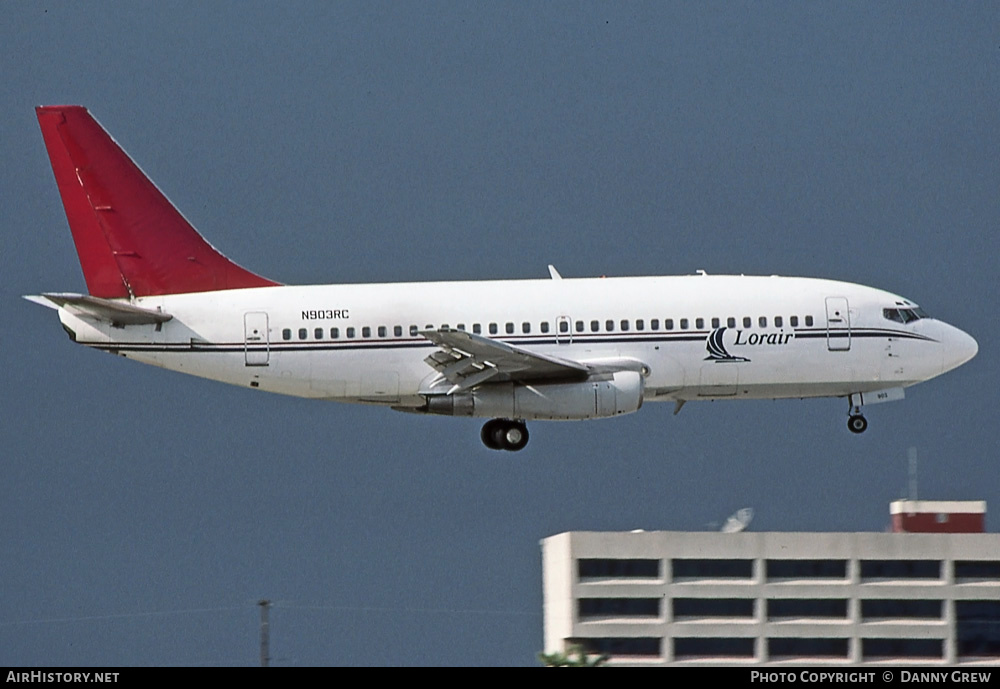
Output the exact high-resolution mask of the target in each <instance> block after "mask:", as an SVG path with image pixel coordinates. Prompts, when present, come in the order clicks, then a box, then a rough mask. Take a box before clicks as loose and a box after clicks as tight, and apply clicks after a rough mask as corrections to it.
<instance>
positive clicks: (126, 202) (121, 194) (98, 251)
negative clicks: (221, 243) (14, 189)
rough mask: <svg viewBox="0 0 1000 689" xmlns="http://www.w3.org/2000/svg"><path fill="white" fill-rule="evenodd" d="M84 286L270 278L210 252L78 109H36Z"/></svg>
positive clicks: (93, 289)
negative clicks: (85, 282)
mask: <svg viewBox="0 0 1000 689" xmlns="http://www.w3.org/2000/svg"><path fill="white" fill-rule="evenodd" d="M36 113H37V115H38V123H39V125H40V127H41V129H42V136H43V137H44V139H45V146H46V148H47V149H48V153H49V160H50V161H51V162H52V171H53V173H54V174H55V178H56V184H58V186H59V193H60V195H61V196H62V201H63V206H64V207H65V209H66V218H67V220H68V221H69V227H70V230H71V231H72V233H73V241H74V242H75V243H76V251H77V254H78V255H79V256H80V266H81V267H82V268H83V276H84V278H85V279H86V281H87V289H88V290H89V291H90V294H91V295H93V296H95V297H104V298H114V297H129V296H137V297H141V296H150V295H160V294H181V293H186V292H209V291H213V290H226V289H240V288H244V287H268V286H273V285H276V284H278V283H276V282H273V281H271V280H268V279H266V278H262V277H260V276H259V275H255V274H253V273H251V272H250V271H248V270H246V269H244V268H241V267H240V266H238V265H236V264H235V263H233V262H232V261H230V260H229V259H228V258H226V257H225V256H223V255H222V254H221V253H219V252H218V251H216V250H215V249H214V248H213V247H212V246H211V245H210V244H209V243H208V242H206V241H205V240H204V238H202V236H201V235H200V234H198V232H197V230H195V229H194V227H192V226H191V224H190V223H189V222H188V221H187V220H186V219H185V218H184V216H183V215H181V214H180V212H179V211H178V210H177V209H176V208H174V206H173V205H172V204H171V203H170V201H169V200H168V199H167V197H166V196H164V195H163V193H162V192H160V190H159V189H157V188H156V185H155V184H153V183H152V182H151V181H150V180H149V178H148V177H146V175H145V174H144V173H143V172H142V170H140V169H139V166H138V165H136V164H135V163H134V162H132V159H131V158H129V157H128V154H127V153H125V151H124V150H122V148H121V147H120V146H119V145H118V144H117V143H116V142H115V140H114V139H112V138H111V137H110V136H109V135H108V133H107V132H106V131H104V129H103V128H102V127H101V125H100V124H99V123H98V122H97V120H95V119H94V118H93V117H92V116H91V115H90V113H89V112H87V109H86V108H83V107H81V106H78V105H65V106H62V105H60V106H43V107H39V108H36Z"/></svg>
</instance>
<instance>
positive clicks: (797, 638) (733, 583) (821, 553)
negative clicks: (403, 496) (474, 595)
mask: <svg viewBox="0 0 1000 689" xmlns="http://www.w3.org/2000/svg"><path fill="white" fill-rule="evenodd" d="M926 504H929V505H930V506H931V507H930V508H929V509H931V510H935V514H941V513H943V512H938V511H937V510H940V509H941V506H942V504H945V503H926ZM977 504H981V503H977ZM947 505H950V506H951V507H954V503H947ZM902 509H903V510H904V511H905V510H912V511H914V512H915V511H916V508H915V507H914V505H913V504H912V503H907V505H906V506H905V507H904V508H902ZM984 511H985V505H983V509H982V510H981V511H980V513H979V514H980V515H981V514H982V513H983V512H984ZM894 514H896V512H894ZM946 521H947V520H946ZM950 521H951V522H952V523H954V522H955V520H954V519H951V520H950ZM935 523H942V522H939V521H935ZM542 567H543V580H544V581H543V585H544V607H545V611H544V613H545V614H544V625H545V650H546V652H553V651H562V650H566V649H568V648H569V647H571V646H574V645H578V646H582V647H584V648H586V649H588V650H590V651H592V652H595V653H606V654H609V656H610V659H609V662H610V663H611V664H629V665H685V664H698V665H706V664H710V665H727V664H728V665H747V664H769V665H773V664H782V663H788V664H801V663H809V664H832V665H839V664H845V665H846V664H861V663H864V664H878V663H884V664H892V665H898V664H907V665H909V664H930V665H933V664H949V665H951V664H962V663H969V664H984V663H988V664H996V665H1000V534H989V533H752V532H743V533H718V532H671V531H650V532H644V531H638V532H630V533H597V532H568V533H561V534H557V535H555V536H551V537H549V538H546V539H544V540H543V541H542Z"/></svg>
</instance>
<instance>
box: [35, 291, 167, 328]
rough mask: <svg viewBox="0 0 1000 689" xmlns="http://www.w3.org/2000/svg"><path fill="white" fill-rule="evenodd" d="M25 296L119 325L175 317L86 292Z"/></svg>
mask: <svg viewBox="0 0 1000 689" xmlns="http://www.w3.org/2000/svg"><path fill="white" fill-rule="evenodd" d="M24 298H25V299H27V300H28V301H33V302H35V303H36V304H41V305H42V306H48V307H49V308H53V309H58V308H60V307H63V306H68V307H70V308H71V309H72V310H73V311H75V312H76V313H78V314H80V315H82V316H89V317H90V318H94V319H96V320H99V321H107V322H109V323H111V324H112V325H114V326H117V327H122V326H125V325H154V324H159V323H166V322H167V321H169V320H170V319H171V318H173V316H171V315H170V314H169V313H163V312H162V311H154V310H152V309H144V308H141V307H139V306H132V305H131V304H125V303H123V302H120V301H112V300H111V299H101V298H100V297H91V296H88V295H86V294H68V293H54V292H47V293H44V294H42V295H40V296H39V295H34V294H32V295H28V296H25V297H24Z"/></svg>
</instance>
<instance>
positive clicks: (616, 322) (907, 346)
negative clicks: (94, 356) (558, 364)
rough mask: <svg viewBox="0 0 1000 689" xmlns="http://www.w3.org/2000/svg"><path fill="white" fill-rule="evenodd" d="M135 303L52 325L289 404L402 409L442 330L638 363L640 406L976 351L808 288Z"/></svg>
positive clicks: (65, 313) (656, 285)
mask: <svg viewBox="0 0 1000 689" xmlns="http://www.w3.org/2000/svg"><path fill="white" fill-rule="evenodd" d="M133 304H135V305H136V306H140V307H142V308H145V309H154V310H155V309H160V310H162V311H163V312H165V313H168V314H170V315H172V316H173V318H172V320H170V321H168V322H166V323H163V324H161V325H159V326H157V325H130V326H126V327H121V328H119V327H114V326H111V325H110V324H108V323H107V322H101V321H99V320H93V319H89V318H87V317H86V316H85V315H81V314H79V313H74V312H73V310H72V309H71V308H70V309H68V308H65V307H64V308H61V309H60V318H61V320H62V322H63V324H64V325H65V326H66V328H67V329H69V330H70V331H71V332H72V333H73V334H74V335H75V339H76V341H77V342H79V343H81V344H85V345H90V346H95V347H97V348H100V349H104V350H107V351H110V352H115V353H118V354H120V355H122V356H125V357H128V358H130V359H135V360H137V361H141V362H144V363H148V364H153V365H156V366H161V367H163V368H168V369H172V370H175V371H181V372H183V373H189V374H192V375H196V376H202V377H205V378H211V379H213V380H219V381H223V382H227V383H232V384H234V385H242V386H248V387H254V388H258V389H261V390H267V391H271V392H278V393H282V394H287V395H295V396H299V397H311V398H321V399H332V400H339V401H345V402H364V403H374V404H385V405H391V406H394V407H398V408H414V409H415V408H418V407H420V406H421V405H422V404H424V403H425V397H424V396H423V395H422V393H425V394H426V393H427V392H428V391H433V390H436V388H435V386H436V385H438V383H439V382H440V376H438V375H437V374H436V372H435V371H434V370H433V369H432V368H431V367H430V366H429V365H428V364H427V363H426V362H425V361H424V359H425V358H426V357H427V356H428V355H429V354H431V353H433V352H434V351H436V349H437V347H436V346H435V345H434V344H432V343H431V342H430V341H428V339H427V338H425V337H424V336H422V335H421V334H419V332H421V331H427V330H435V329H439V328H453V329H454V328H458V329H461V330H467V331H469V332H476V333H477V334H481V335H482V336H483V337H486V338H490V339H493V340H500V341H503V342H507V343H510V344H513V345H517V346H519V347H523V348H526V349H530V350H532V351H535V352H540V353H542V354H547V355H550V356H553V357H558V358H560V359H566V360H572V361H576V362H583V363H593V362H598V363H600V362H635V364H636V366H638V367H640V368H641V371H642V374H643V376H644V393H643V398H644V399H645V400H646V401H655V400H675V401H686V400H695V399H737V398H742V399H750V398H788V397H820V396H838V397H839V396H847V395H852V394H856V393H866V392H872V391H879V390H886V389H896V388H903V387H907V386H910V385H913V384H914V383H918V382H921V381H924V380H928V379H930V378H933V377H935V376H937V375H940V374H941V373H944V372H945V371H948V370H950V369H952V368H955V367H956V366H958V365H960V364H962V363H964V362H965V361H967V360H968V359H970V358H971V357H972V356H974V355H975V353H976V343H975V341H974V340H973V339H972V338H971V337H969V336H968V335H966V334H965V333H963V332H962V331H960V330H958V329H957V328H954V327H952V326H949V325H947V324H946V323H943V322H941V321H939V320H936V319H933V318H921V319H919V320H914V321H912V322H906V323H902V322H897V321H894V320H890V319H889V318H887V317H886V316H885V315H884V309H899V308H904V307H914V306H915V305H913V304H912V303H911V302H908V301H907V300H905V299H903V298H902V297H899V296H897V295H894V294H891V293H888V292H884V291H882V290H878V289H873V288H870V287H864V286H860V285H855V284H850V283H844V282H836V281H830V280H821V279H811V278H785V277H744V276H707V275H693V276H677V277H630V278H586V279H552V280H512V281H482V282H437V283H390V284H364V285H317V286H301V287H293V286H279V287H260V288H252V289H238V290H229V291H222V292H204V293H195V294H178V295H167V296H158V297H141V298H138V299H135V300H134V301H133ZM723 329H724V330H723ZM720 331H721V332H720ZM515 383H516V381H515ZM477 415H478V414H477Z"/></svg>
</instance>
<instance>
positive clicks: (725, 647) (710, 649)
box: [674, 637, 754, 660]
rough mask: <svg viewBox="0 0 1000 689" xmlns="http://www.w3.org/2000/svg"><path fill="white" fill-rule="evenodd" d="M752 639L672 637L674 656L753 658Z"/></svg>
mask: <svg viewBox="0 0 1000 689" xmlns="http://www.w3.org/2000/svg"><path fill="white" fill-rule="evenodd" d="M753 646H754V639H752V638H749V639H733V638H714V637H693V638H684V637H680V638H675V639H674V658H676V659H677V660H684V659H689V658H719V657H725V658H753V657H754V650H753Z"/></svg>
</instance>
